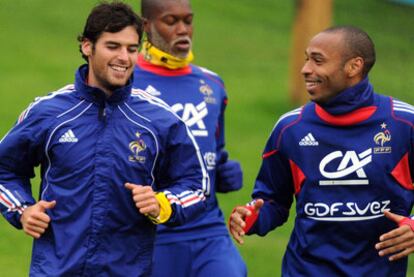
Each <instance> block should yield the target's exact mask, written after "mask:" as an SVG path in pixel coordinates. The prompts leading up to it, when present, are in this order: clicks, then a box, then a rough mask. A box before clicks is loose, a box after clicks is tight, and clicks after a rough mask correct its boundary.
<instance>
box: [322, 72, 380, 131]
mask: <svg viewBox="0 0 414 277" xmlns="http://www.w3.org/2000/svg"><path fill="white" fill-rule="evenodd" d="M376 110H377V107H376V106H375V105H374V90H373V88H372V85H371V84H370V83H369V81H368V78H365V79H364V80H362V81H361V82H359V83H358V84H356V85H355V86H353V87H350V88H347V89H345V90H344V91H342V92H341V93H339V94H338V95H337V96H336V97H334V98H333V99H332V100H330V101H329V102H328V103H325V104H320V105H318V104H315V112H316V114H317V115H318V116H319V117H320V118H321V119H322V120H323V121H325V122H328V123H330V124H333V125H339V126H347V125H354V124H357V123H359V122H362V121H364V120H367V119H368V118H370V117H371V116H372V115H373V114H374V113H375V111H376Z"/></svg>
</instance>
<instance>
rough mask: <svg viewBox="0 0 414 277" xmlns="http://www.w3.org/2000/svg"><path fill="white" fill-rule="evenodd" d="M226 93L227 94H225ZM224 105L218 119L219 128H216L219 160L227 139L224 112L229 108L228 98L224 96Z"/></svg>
mask: <svg viewBox="0 0 414 277" xmlns="http://www.w3.org/2000/svg"><path fill="white" fill-rule="evenodd" d="M224 93H225V92H224ZM222 101H223V102H222V105H221V108H220V115H219V118H218V122H217V126H216V144H217V151H216V152H217V154H218V157H217V160H220V153H221V151H223V149H224V145H225V138H224V112H225V111H226V107H227V96H226V95H224V98H223V99H222Z"/></svg>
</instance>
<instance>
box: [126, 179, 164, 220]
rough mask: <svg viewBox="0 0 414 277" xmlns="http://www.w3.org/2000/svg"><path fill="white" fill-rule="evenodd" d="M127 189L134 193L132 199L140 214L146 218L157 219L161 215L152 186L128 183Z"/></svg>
mask: <svg viewBox="0 0 414 277" xmlns="http://www.w3.org/2000/svg"><path fill="white" fill-rule="evenodd" d="M125 187H126V188H127V189H129V190H130V191H131V192H132V199H133V200H134V202H135V206H136V207H137V209H138V210H139V212H140V213H141V214H143V215H145V216H147V215H150V216H152V217H153V218H157V217H158V216H159V214H160V204H159V203H158V200H157V198H156V197H155V192H154V191H153V190H152V188H151V186H142V185H135V184H131V183H126V184H125Z"/></svg>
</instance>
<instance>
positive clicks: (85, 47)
mask: <svg viewBox="0 0 414 277" xmlns="http://www.w3.org/2000/svg"><path fill="white" fill-rule="evenodd" d="M81 46H82V53H83V54H84V55H85V56H87V57H89V56H90V55H92V50H93V45H92V42H91V41H90V40H88V39H85V40H83V41H82V43H81Z"/></svg>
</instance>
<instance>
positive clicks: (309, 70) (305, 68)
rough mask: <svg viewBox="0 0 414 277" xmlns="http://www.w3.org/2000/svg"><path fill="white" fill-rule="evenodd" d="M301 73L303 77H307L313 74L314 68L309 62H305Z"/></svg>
mask: <svg viewBox="0 0 414 277" xmlns="http://www.w3.org/2000/svg"><path fill="white" fill-rule="evenodd" d="M300 73H302V75H304V76H306V75H309V74H311V73H312V67H311V65H310V63H309V61H305V64H304V65H303V67H302V69H301V71H300Z"/></svg>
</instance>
